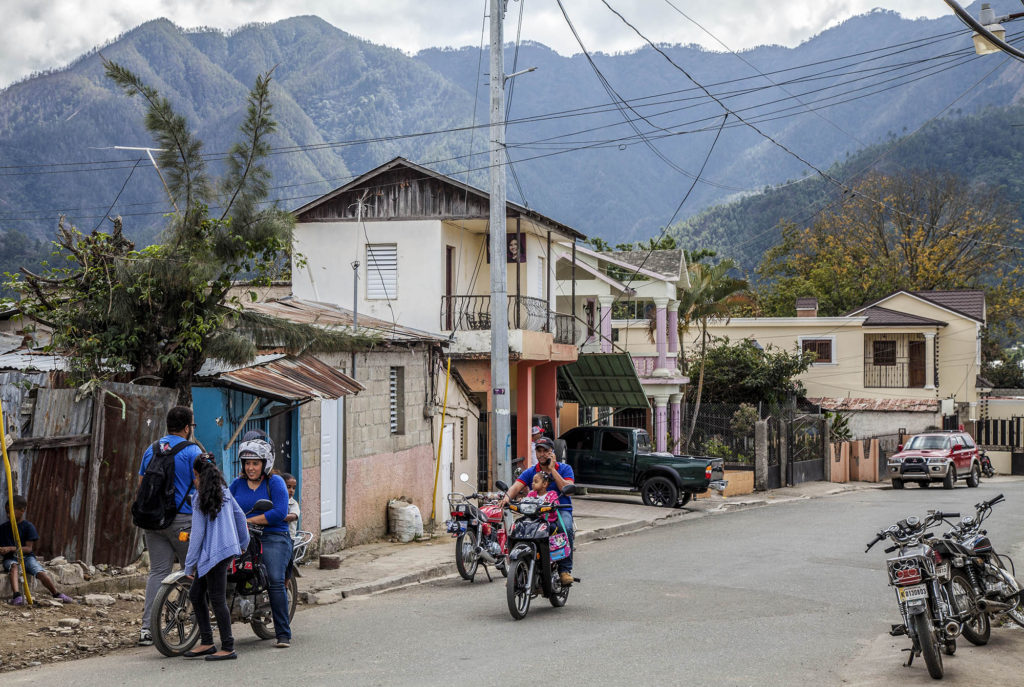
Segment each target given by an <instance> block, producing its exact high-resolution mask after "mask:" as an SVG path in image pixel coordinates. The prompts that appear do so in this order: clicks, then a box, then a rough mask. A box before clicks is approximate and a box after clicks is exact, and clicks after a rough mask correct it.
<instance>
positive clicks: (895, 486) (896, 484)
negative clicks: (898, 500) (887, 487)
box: [892, 479, 903, 489]
mask: <svg viewBox="0 0 1024 687" xmlns="http://www.w3.org/2000/svg"><path fill="white" fill-rule="evenodd" d="M892 488H893V489H902V488H903V480H901V479H894V480H893V481H892Z"/></svg>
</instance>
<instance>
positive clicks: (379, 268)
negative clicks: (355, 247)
mask: <svg viewBox="0 0 1024 687" xmlns="http://www.w3.org/2000/svg"><path fill="white" fill-rule="evenodd" d="M366 297H367V298H368V299H380V300H391V299H393V298H398V246H397V245H396V244H394V243H377V244H367V246H366Z"/></svg>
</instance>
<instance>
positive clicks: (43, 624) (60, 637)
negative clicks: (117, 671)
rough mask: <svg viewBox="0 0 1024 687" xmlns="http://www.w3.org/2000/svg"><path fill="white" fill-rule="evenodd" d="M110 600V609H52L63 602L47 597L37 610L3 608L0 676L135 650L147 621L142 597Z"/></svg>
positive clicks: (0, 608) (80, 606)
mask: <svg viewBox="0 0 1024 687" xmlns="http://www.w3.org/2000/svg"><path fill="white" fill-rule="evenodd" d="M111 596H112V597H113V598H114V599H115V601H114V603H113V604H111V605H109V606H86V605H84V604H81V603H76V604H67V605H51V604H52V603H59V602H51V601H50V600H49V598H48V597H49V594H47V593H46V592H43V597H44V598H40V599H37V603H36V604H35V605H33V606H11V605H10V604H8V603H6V601H5V602H3V603H2V604H0V673H3V672H5V671H9V670H17V669H19V668H27V667H29V666H35V665H40V664H42V663H53V662H55V661H70V660H74V659H76V658H85V657H86V656H97V655H100V654H106V653H109V652H111V651H113V650H115V649H118V648H120V647H125V646H134V645H135V643H136V642H137V641H138V639H139V625H140V624H141V622H142V621H141V618H142V601H141V597H140V596H139V595H138V594H135V593H132V594H122V595H121V598H118V595H116V594H112V595H111ZM2 682H3V678H0V683H2Z"/></svg>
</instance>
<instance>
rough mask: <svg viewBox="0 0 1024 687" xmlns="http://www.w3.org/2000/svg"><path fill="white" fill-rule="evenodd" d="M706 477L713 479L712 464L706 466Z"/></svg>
mask: <svg viewBox="0 0 1024 687" xmlns="http://www.w3.org/2000/svg"><path fill="white" fill-rule="evenodd" d="M704 479H711V465H708V466H707V467H706V468H704Z"/></svg>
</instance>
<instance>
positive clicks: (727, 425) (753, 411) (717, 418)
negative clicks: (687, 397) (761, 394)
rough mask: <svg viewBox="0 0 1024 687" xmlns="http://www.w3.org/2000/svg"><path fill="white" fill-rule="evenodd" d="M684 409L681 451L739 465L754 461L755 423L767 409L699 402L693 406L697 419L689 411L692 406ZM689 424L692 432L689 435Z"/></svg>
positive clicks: (744, 405)
mask: <svg viewBox="0 0 1024 687" xmlns="http://www.w3.org/2000/svg"><path fill="white" fill-rule="evenodd" d="M687 410H688V412H687V413H686V415H685V416H684V417H683V421H682V423H681V427H680V431H681V433H682V442H683V453H687V454H692V455H702V456H713V457H715V458H722V459H724V460H725V462H726V463H736V464H740V465H752V464H753V463H754V426H755V424H756V422H757V421H758V420H760V419H762V414H763V413H764V412H765V411H766V410H768V409H767V408H765V407H764V406H756V405H753V404H747V403H738V404H737V403H702V404H701V405H700V408H698V409H696V410H697V420H696V422H694V419H693V415H692V414H691V412H690V411H692V410H694V408H693V406H688V408H687ZM691 426H692V427H693V433H692V434H689V432H690V427H691ZM688 434H689V436H690V441H689V443H687V442H686V437H687V435H688Z"/></svg>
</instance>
